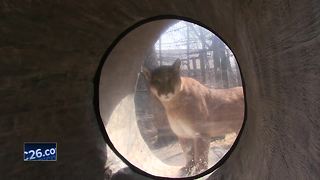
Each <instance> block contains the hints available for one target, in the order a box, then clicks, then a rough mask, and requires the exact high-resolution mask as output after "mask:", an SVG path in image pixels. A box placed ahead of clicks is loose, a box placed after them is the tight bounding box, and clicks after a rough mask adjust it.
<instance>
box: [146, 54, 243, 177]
mask: <svg viewBox="0 0 320 180" xmlns="http://www.w3.org/2000/svg"><path fill="white" fill-rule="evenodd" d="M180 66H181V61H180V60H179V59H177V60H176V61H175V62H174V63H173V65H171V66H160V67H158V68H156V69H154V70H150V69H148V68H146V67H145V66H143V67H142V74H143V75H144V77H145V79H146V80H147V82H148V87H149V90H150V91H151V93H152V94H153V95H154V96H155V97H156V98H157V99H158V100H159V101H160V102H161V104H162V105H163V107H164V109H165V112H166V115H167V117H168V121H169V125H170V128H171V129H172V131H173V132H174V134H176V136H177V137H178V139H179V143H180V146H181V148H182V151H183V154H184V155H185V159H186V164H185V166H184V167H182V168H181V171H180V172H181V173H182V174H187V175H191V174H195V173H200V172H202V171H204V170H206V169H207V168H208V153H209V147H210V139H211V138H212V137H217V136H223V135H225V134H226V133H231V132H236V133H238V131H239V130H240V128H241V125H242V121H243V115H244V100H243V90H242V87H235V88H229V89H209V88H207V87H206V86H204V85H202V84H201V83H200V82H198V81H197V80H195V79H193V78H189V77H182V76H180Z"/></svg>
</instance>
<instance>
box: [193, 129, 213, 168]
mask: <svg viewBox="0 0 320 180" xmlns="http://www.w3.org/2000/svg"><path fill="white" fill-rule="evenodd" d="M194 147H195V151H194V153H195V154H194V159H195V166H196V169H195V172H196V173H201V172H203V171H205V170H207V169H208V155H209V148H210V138H209V137H208V136H205V135H199V136H197V137H196V138H195V139H194Z"/></svg>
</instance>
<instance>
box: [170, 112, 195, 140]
mask: <svg viewBox="0 0 320 180" xmlns="http://www.w3.org/2000/svg"><path fill="white" fill-rule="evenodd" d="M168 120H169V125H170V127H171V129H172V131H173V132H174V133H175V134H176V135H177V136H179V137H183V138H194V137H195V136H196V132H195V131H194V129H193V128H192V126H191V125H190V124H189V123H188V121H187V120H186V119H182V118H179V117H170V115H168Z"/></svg>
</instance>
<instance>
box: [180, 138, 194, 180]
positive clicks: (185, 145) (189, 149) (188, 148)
mask: <svg viewBox="0 0 320 180" xmlns="http://www.w3.org/2000/svg"><path fill="white" fill-rule="evenodd" d="M179 142H180V146H181V148H182V151H183V154H184V156H185V159H186V164H185V166H184V167H183V168H181V170H180V171H181V172H180V173H181V174H183V175H190V174H191V171H192V168H193V167H195V159H194V155H195V152H194V141H193V139H187V138H179Z"/></svg>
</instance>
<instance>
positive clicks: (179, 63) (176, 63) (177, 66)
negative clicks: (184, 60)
mask: <svg viewBox="0 0 320 180" xmlns="http://www.w3.org/2000/svg"><path fill="white" fill-rule="evenodd" d="M172 66H173V68H174V70H176V71H180V66H181V60H180V59H179V58H178V59H177V60H176V61H175V62H174V63H173V65H172Z"/></svg>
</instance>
